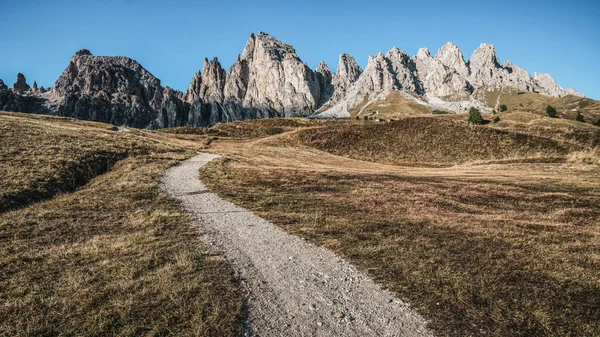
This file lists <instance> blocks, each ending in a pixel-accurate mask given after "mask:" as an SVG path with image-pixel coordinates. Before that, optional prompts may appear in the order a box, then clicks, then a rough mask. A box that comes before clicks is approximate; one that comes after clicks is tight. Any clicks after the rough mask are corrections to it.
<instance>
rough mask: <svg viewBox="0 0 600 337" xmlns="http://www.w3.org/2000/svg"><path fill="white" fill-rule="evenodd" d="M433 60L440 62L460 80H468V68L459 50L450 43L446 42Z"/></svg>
mask: <svg viewBox="0 0 600 337" xmlns="http://www.w3.org/2000/svg"><path fill="white" fill-rule="evenodd" d="M435 59H436V60H438V61H440V62H441V63H442V64H443V65H445V66H446V67H448V68H450V69H452V70H454V71H455V72H457V73H458V74H459V75H460V76H462V78H464V79H468V78H469V67H468V66H467V63H466V62H465V59H464V57H463V53H462V51H461V50H460V48H459V47H458V46H456V45H454V44H453V43H452V42H448V43H446V44H445V45H443V46H442V48H440V50H438V53H437V54H436V55H435Z"/></svg>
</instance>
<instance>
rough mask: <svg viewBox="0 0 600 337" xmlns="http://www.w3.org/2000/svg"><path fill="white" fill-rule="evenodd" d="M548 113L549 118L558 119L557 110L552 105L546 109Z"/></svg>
mask: <svg viewBox="0 0 600 337" xmlns="http://www.w3.org/2000/svg"><path fill="white" fill-rule="evenodd" d="M546 113H547V114H548V117H552V118H556V117H557V113H556V109H555V108H554V107H553V106H552V105H548V106H547V107H546Z"/></svg>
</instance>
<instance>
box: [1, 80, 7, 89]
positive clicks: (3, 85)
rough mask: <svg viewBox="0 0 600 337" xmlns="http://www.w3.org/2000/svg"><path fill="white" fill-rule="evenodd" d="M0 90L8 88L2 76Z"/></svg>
mask: <svg viewBox="0 0 600 337" xmlns="http://www.w3.org/2000/svg"><path fill="white" fill-rule="evenodd" d="M0 90H8V86H6V84H4V81H3V80H2V79H1V78H0Z"/></svg>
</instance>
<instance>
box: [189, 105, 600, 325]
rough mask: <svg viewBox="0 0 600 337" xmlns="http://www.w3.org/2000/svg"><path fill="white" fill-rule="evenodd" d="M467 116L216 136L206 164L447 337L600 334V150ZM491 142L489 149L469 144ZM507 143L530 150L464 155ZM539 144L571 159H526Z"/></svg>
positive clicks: (265, 212) (220, 189) (241, 199)
mask: <svg viewBox="0 0 600 337" xmlns="http://www.w3.org/2000/svg"><path fill="white" fill-rule="evenodd" d="M458 118H465V116H450V117H448V118H446V117H444V118H441V119H440V118H439V117H430V119H431V121H427V120H425V119H423V118H410V119H407V120H403V121H401V123H398V124H396V125H394V124H393V123H362V124H360V123H357V124H356V125H352V126H349V125H348V123H346V124H339V125H336V124H330V125H326V126H323V127H322V128H320V127H312V128H309V129H300V130H295V131H291V132H288V133H283V134H279V135H274V136H269V137H265V138H262V139H256V140H253V141H248V140H246V141H242V142H240V141H239V140H227V139H219V140H216V141H214V142H212V143H211V148H210V149H209V150H210V151H212V152H215V153H220V154H222V155H224V157H223V158H221V159H219V160H217V161H214V162H211V163H209V165H208V166H206V167H205V168H203V169H202V170H201V172H200V175H201V179H202V180H203V182H205V183H206V184H207V185H208V186H209V188H210V189H211V190H213V191H216V192H217V193H219V194H220V195H222V196H223V197H225V198H228V199H230V200H232V201H233V202H235V203H236V204H239V205H242V206H245V207H248V208H250V209H251V210H253V211H254V212H256V213H257V214H259V215H260V216H263V217H265V218H267V219H269V220H271V221H273V222H274V223H275V224H276V225H278V226H279V227H280V228H281V229H283V230H285V231H288V232H290V233H293V234H296V235H300V236H302V237H305V238H307V239H309V240H311V241H312V242H314V243H316V244H319V245H322V246H325V247H327V248H329V249H331V250H333V251H335V252H336V253H338V254H340V255H341V256H343V257H344V258H345V259H347V260H349V261H350V262H352V263H354V264H355V265H357V266H358V267H359V268H360V269H361V270H362V271H364V272H366V273H368V274H369V275H370V276H372V277H374V278H375V279H376V280H377V281H378V282H379V283H381V284H383V285H384V286H386V287H387V288H389V289H391V290H392V291H394V292H396V294H397V295H398V296H399V297H400V298H402V299H403V300H405V301H408V302H409V303H411V305H412V306H413V307H415V308H417V309H418V310H419V311H420V312H421V313H422V314H423V315H425V316H426V317H427V318H429V319H430V320H431V325H432V328H434V329H435V331H436V332H437V334H438V335H440V336H595V335H599V334H600V324H599V322H600V303H599V302H598V301H597V300H596V299H597V298H600V277H599V275H600V264H599V263H598V262H599V261H600V255H599V253H598V251H597V249H596V247H598V246H599V245H600V241H599V240H600V239H599V238H600V229H599V228H600V227H599V226H598V225H599V222H598V219H600V209H599V208H598V205H599V204H600V152H598V149H597V148H596V149H590V148H588V147H586V146H585V145H583V144H580V143H579V142H577V141H575V142H572V143H571V142H566V141H564V139H563V138H562V136H561V133H562V131H557V132H556V134H553V133H552V132H551V130H548V131H547V133H548V134H550V135H552V137H553V138H548V139H547V138H543V137H542V136H539V135H534V134H523V135H521V133H520V132H521V131H526V130H528V129H527V128H525V129H523V130H520V132H519V133H518V134H517V135H513V134H511V132H512V131H510V129H507V130H502V132H498V130H495V129H490V125H488V126H482V127H473V128H471V127H468V126H465V125H464V124H462V123H460V122H457V121H454V119H458ZM249 125H251V124H249ZM403 125H404V126H403ZM429 127H431V129H428V128H429ZM442 127H443V128H442ZM503 127H504V128H509V127H510V124H509V122H506V125H504V126H503ZM411 130H412V131H411ZM414 130H416V131H414ZM444 132H445V134H444ZM515 137H516V138H515ZM538 137H541V139H540V138H538ZM461 138H464V139H461ZM303 139H304V140H303ZM300 140H302V141H300ZM404 143H408V145H406V144H404ZM473 143H475V144H477V145H478V146H476V147H471V145H470V144H473ZM498 143H500V144H498ZM353 144H354V145H355V146H353ZM515 144H516V145H515ZM307 145H308V146H307ZM482 146H485V147H486V148H487V147H490V148H491V149H493V151H490V152H486V150H483V152H482V153H483V157H481V154H480V153H479V152H478V151H472V150H473V149H475V150H476V149H479V148H481V147H482ZM515 146H516V147H515ZM528 146H530V147H531V149H530V150H528V149H527V147H528ZM421 147H422V149H421ZM321 148H323V149H324V150H326V151H322V150H320V149H321ZM579 148H583V150H576V149H579ZM515 149H517V150H519V151H515ZM453 150H457V151H458V152H457V153H458V160H457V159H456V158H453V157H452V156H450V154H452V153H453V152H451V151H453ZM369 151H371V152H369ZM413 151H414V154H413ZM435 151H437V152H439V153H440V154H442V155H443V156H441V157H440V158H443V160H444V163H450V162H454V163H455V165H454V166H452V167H431V165H420V164H419V162H421V161H426V162H427V163H431V162H434V163H435V162H438V163H439V162H440V161H439V159H438V157H436V156H433V155H431V154H429V153H432V152H435ZM571 151H574V152H571ZM498 152H499V153H501V154H502V153H506V154H507V155H509V156H512V155H513V154H516V155H517V156H516V159H519V158H520V159H521V160H513V161H506V160H505V161H499V162H493V163H488V164H485V163H478V165H471V164H470V163H468V164H465V165H462V164H460V162H463V161H472V160H480V159H482V158H490V157H488V156H489V155H490V154H493V153H498ZM538 152H541V153H542V154H544V156H546V155H550V156H555V155H556V156H558V157H560V158H561V160H559V161H548V162H545V163H539V162H538V163H532V162H531V161H529V160H523V159H526V158H530V155H531V154H536V153H538ZM385 153H389V155H388V156H387V157H386V156H385ZM336 154H344V155H348V154H352V155H351V156H350V155H349V156H347V157H344V156H339V155H336ZM398 158H400V159H398ZM362 159H369V160H373V161H372V162H367V161H364V160H362ZM406 160H410V162H411V164H410V166H396V165H390V164H389V163H391V162H403V161H406Z"/></svg>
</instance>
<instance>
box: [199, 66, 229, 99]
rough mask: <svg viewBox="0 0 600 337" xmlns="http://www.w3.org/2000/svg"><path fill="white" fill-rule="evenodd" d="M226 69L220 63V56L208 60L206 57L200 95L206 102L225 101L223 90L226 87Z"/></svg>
mask: <svg viewBox="0 0 600 337" xmlns="http://www.w3.org/2000/svg"><path fill="white" fill-rule="evenodd" d="M225 78H226V73H225V69H223V67H222V66H221V63H219V59H218V58H216V57H215V58H213V59H212V60H210V61H208V59H206V58H205V59H204V67H203V69H202V83H201V85H200V92H199V93H198V94H199V97H200V98H202V100H203V101H204V102H212V101H219V102H221V101H223V98H224V95H223V90H224V89H225Z"/></svg>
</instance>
